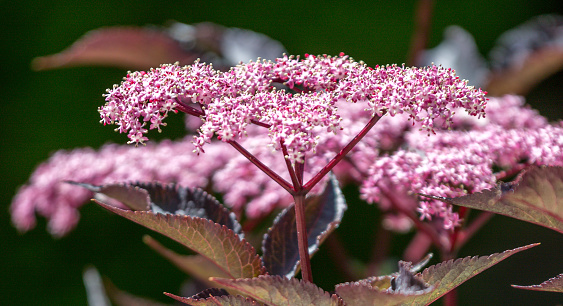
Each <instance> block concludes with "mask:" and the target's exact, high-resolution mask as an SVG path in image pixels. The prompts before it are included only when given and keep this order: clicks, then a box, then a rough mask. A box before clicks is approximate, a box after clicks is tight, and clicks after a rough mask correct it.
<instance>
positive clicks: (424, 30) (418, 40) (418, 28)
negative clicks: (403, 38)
mask: <svg viewBox="0 0 563 306" xmlns="http://www.w3.org/2000/svg"><path fill="white" fill-rule="evenodd" d="M433 9H434V1H433V0H420V1H418V6H417V8H416V13H415V14H416V15H415V19H414V20H415V25H414V33H413V36H412V38H411V48H410V50H409V55H408V59H407V64H408V65H409V66H414V65H416V64H417V63H418V61H419V59H420V56H421V55H422V52H423V51H424V49H426V44H427V43H428V37H429V36H430V25H431V23H432V11H433Z"/></svg>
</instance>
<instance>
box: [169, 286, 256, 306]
mask: <svg viewBox="0 0 563 306" xmlns="http://www.w3.org/2000/svg"><path fill="white" fill-rule="evenodd" d="M164 294H166V295H167V296H169V297H171V298H173V299H175V300H177V301H179V302H182V303H185V304H188V305H192V306H198V305H202V306H207V305H209V306H217V305H220V306H255V305H261V304H259V303H257V302H256V301H253V300H251V299H248V298H245V297H242V296H238V295H229V293H228V292H227V291H225V290H223V289H217V288H211V289H207V290H205V291H202V292H200V293H198V294H196V295H194V296H192V297H189V298H187V297H181V296H177V295H174V294H171V293H167V292H164Z"/></svg>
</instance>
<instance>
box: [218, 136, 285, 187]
mask: <svg viewBox="0 0 563 306" xmlns="http://www.w3.org/2000/svg"><path fill="white" fill-rule="evenodd" d="M228 143H229V144H230V145H231V146H233V147H234V148H235V149H236V150H237V151H239V152H240V154H242V155H244V157H246V158H247V159H248V160H249V161H250V162H251V163H253V164H254V165H255V166H256V167H258V169H260V170H262V172H264V173H266V175H268V176H269V177H270V178H271V179H273V180H274V181H275V182H276V183H278V184H279V185H280V186H282V187H283V188H284V189H285V190H287V192H289V193H290V194H295V189H294V188H293V186H291V184H290V183H288V182H287V181H286V180H284V179H283V178H282V177H281V176H279V175H278V174H277V173H275V172H274V171H273V170H272V169H270V168H269V167H268V166H266V165H264V164H263V163H262V162H261V161H259V160H258V158H256V156H254V155H252V153H250V152H248V151H247V150H246V149H245V148H243V147H242V146H241V145H240V144H239V143H238V142H236V141H233V140H231V141H229V142H228Z"/></svg>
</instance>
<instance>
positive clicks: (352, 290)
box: [336, 261, 434, 305]
mask: <svg viewBox="0 0 563 306" xmlns="http://www.w3.org/2000/svg"><path fill="white" fill-rule="evenodd" d="M415 273H416V271H414V270H413V268H412V264H411V263H410V262H405V261H400V262H399V272H398V273H394V274H392V275H387V276H380V277H370V278H367V279H364V280H360V281H357V282H350V283H344V284H339V285H337V286H336V293H337V294H338V295H339V296H340V297H341V298H342V299H343V300H344V302H346V303H347V304H349V305H399V304H403V303H406V302H408V301H412V299H413V298H415V297H420V296H424V295H428V294H430V293H431V292H432V291H433V290H434V287H432V286H429V285H428V284H425V283H424V281H423V280H422V279H421V277H420V276H419V275H415Z"/></svg>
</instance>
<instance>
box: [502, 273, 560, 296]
mask: <svg viewBox="0 0 563 306" xmlns="http://www.w3.org/2000/svg"><path fill="white" fill-rule="evenodd" d="M512 287H514V288H518V289H526V290H534V291H551V292H560V293H563V273H561V274H559V275H557V276H556V277H552V278H550V279H548V280H546V281H545V282H543V283H541V284H539V285H531V286H519V285H512Z"/></svg>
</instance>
